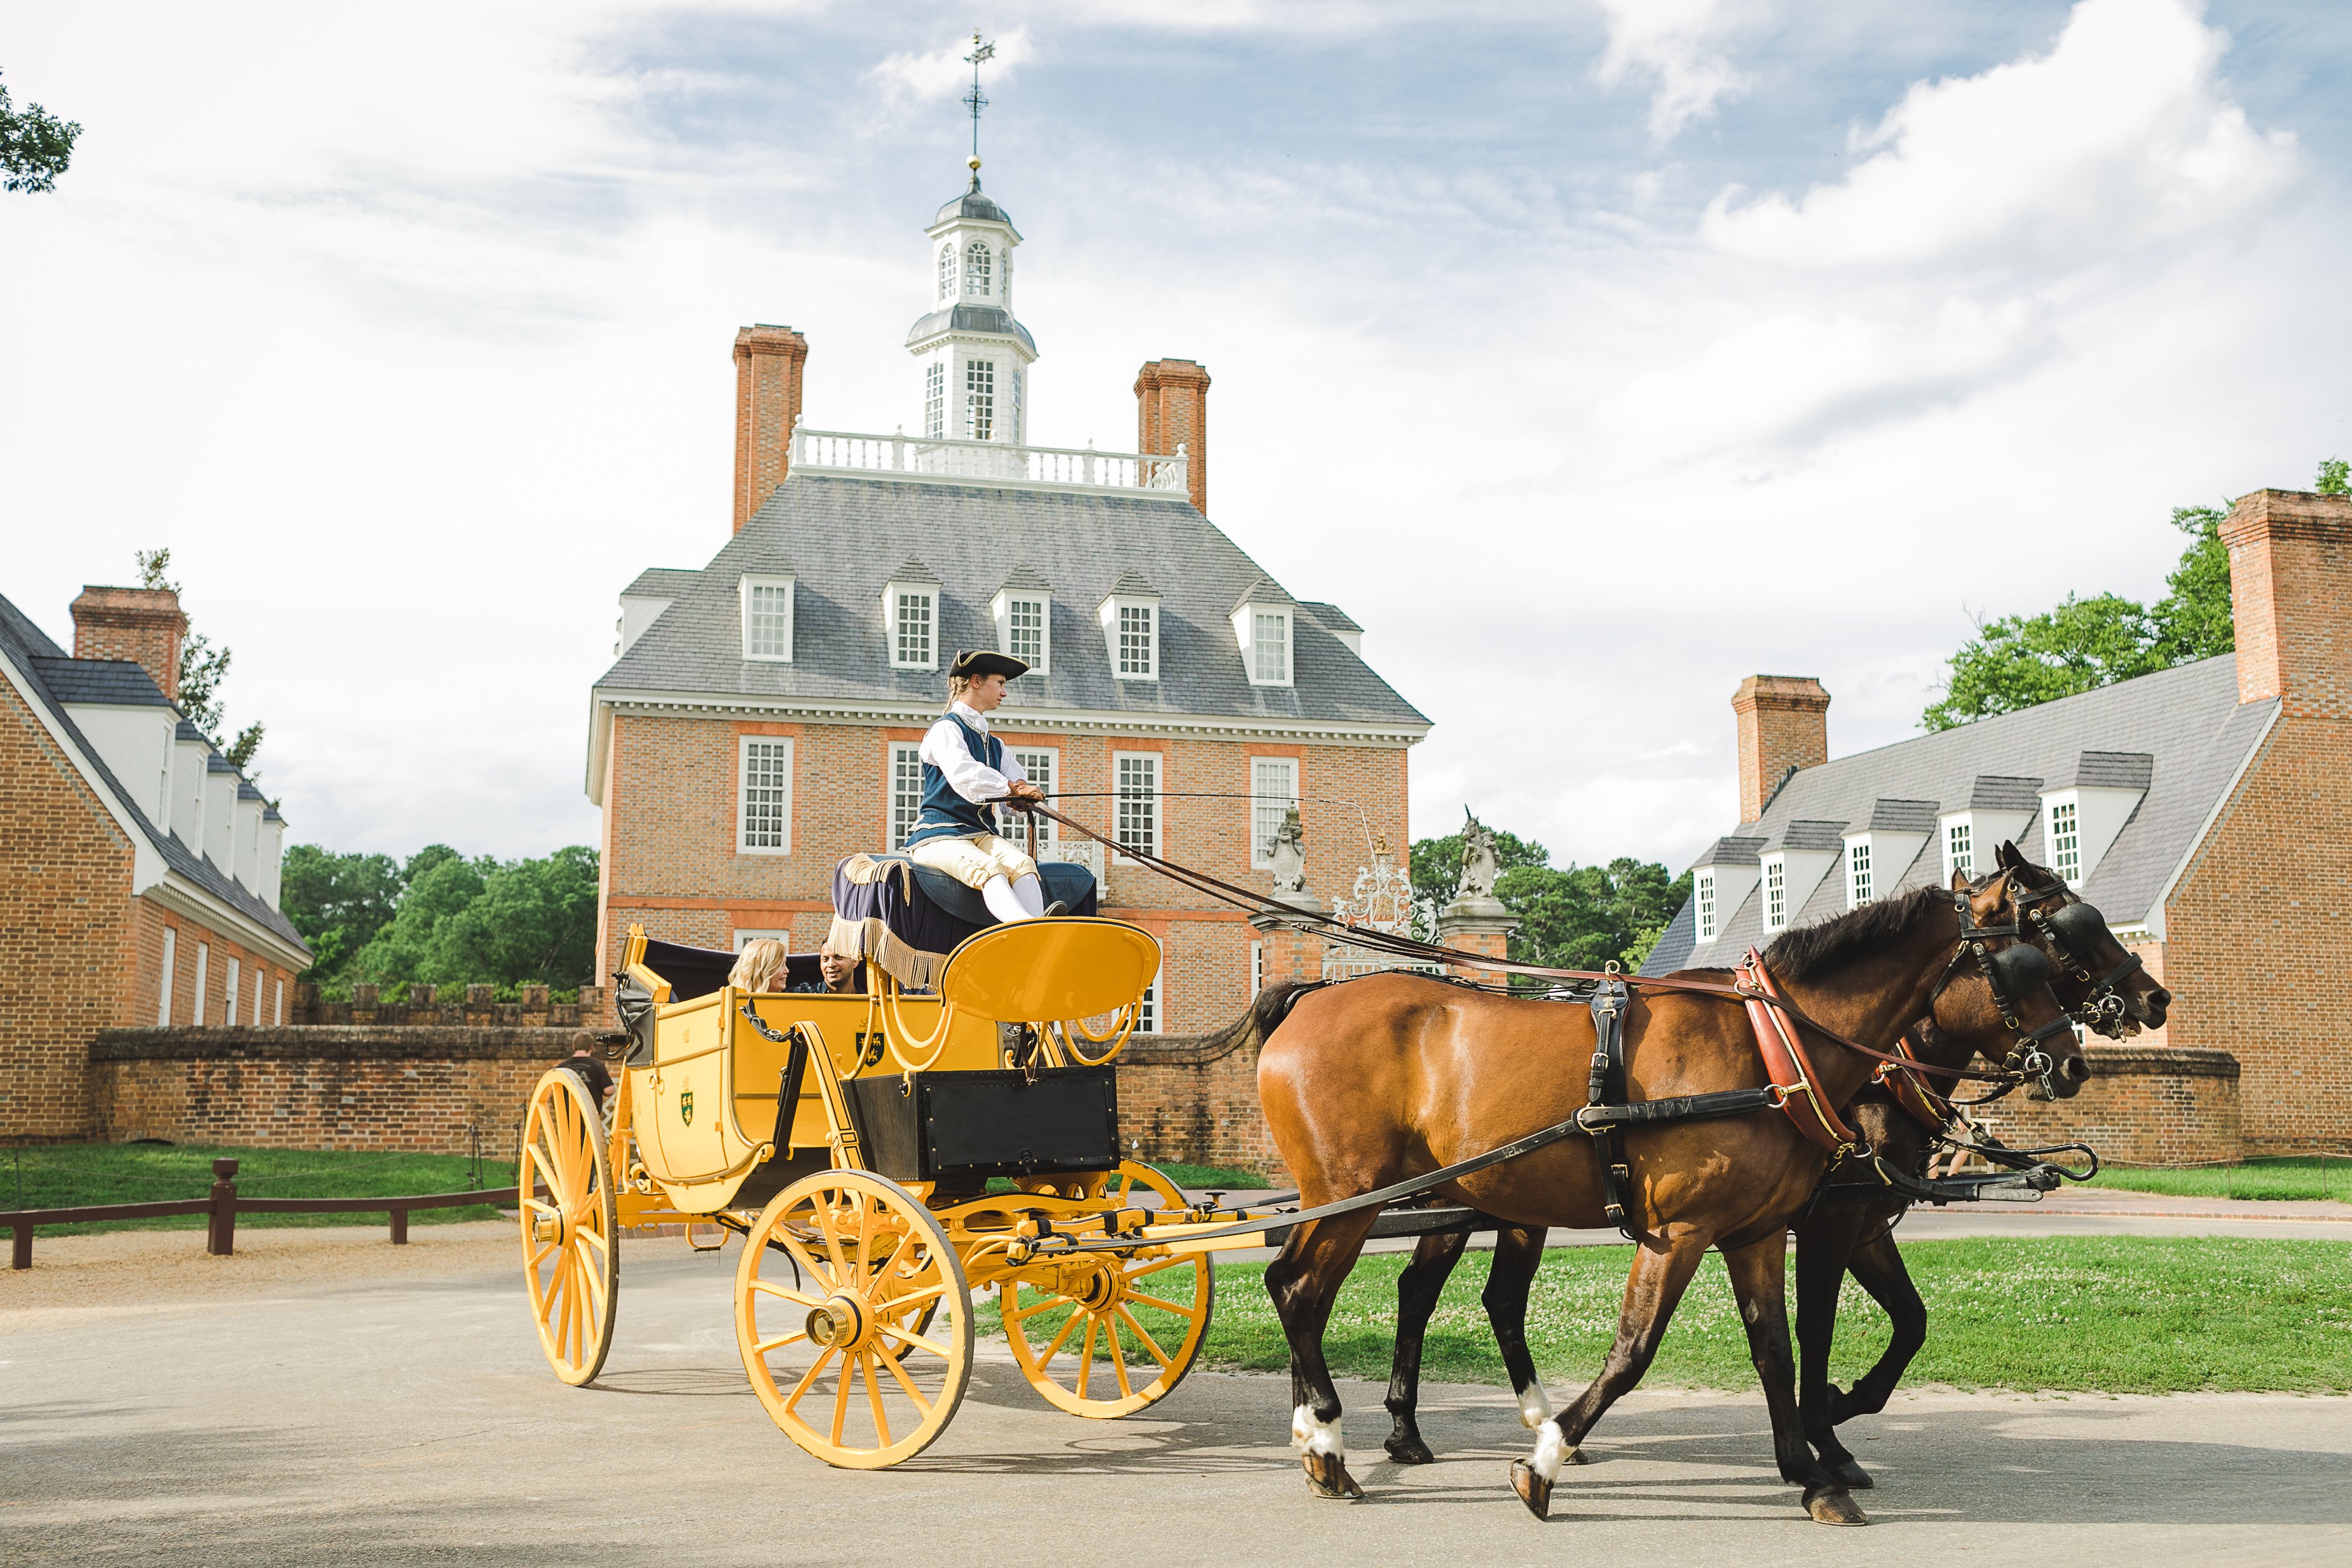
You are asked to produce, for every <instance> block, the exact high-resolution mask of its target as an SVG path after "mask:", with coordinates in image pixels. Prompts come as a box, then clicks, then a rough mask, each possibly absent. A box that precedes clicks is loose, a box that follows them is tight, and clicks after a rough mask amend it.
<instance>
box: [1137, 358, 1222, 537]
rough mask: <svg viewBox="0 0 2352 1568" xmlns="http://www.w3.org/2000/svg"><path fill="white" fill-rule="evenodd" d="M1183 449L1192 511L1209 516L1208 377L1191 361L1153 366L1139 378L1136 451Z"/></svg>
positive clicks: (1164, 452) (1167, 453)
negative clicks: (1193, 509)
mask: <svg viewBox="0 0 2352 1568" xmlns="http://www.w3.org/2000/svg"><path fill="white" fill-rule="evenodd" d="M1179 444H1181V445H1182V446H1183V448H1184V457H1185V467H1184V477H1185V479H1186V481H1187V482H1188V483H1189V485H1190V486H1191V488H1192V506H1193V507H1194V508H1195V509H1196V510H1197V511H1199V512H1200V514H1201V515H1202V517H1207V516H1208V515H1209V372H1208V371H1204V370H1202V368H1201V367H1200V366H1199V365H1197V364H1194V363H1193V362H1192V361H1190V360H1153V361H1150V363H1149V364H1147V365H1145V366H1144V367H1143V369H1142V370H1140V371H1138V372H1137V373H1136V377H1135V449H1136V450H1137V451H1138V452H1149V453H1153V454H1155V455H1160V456H1163V457H1165V456H1172V455H1174V454H1175V451H1176V448H1177V446H1178V445H1179Z"/></svg>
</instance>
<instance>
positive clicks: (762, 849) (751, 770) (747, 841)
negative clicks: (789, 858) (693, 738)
mask: <svg viewBox="0 0 2352 1568" xmlns="http://www.w3.org/2000/svg"><path fill="white" fill-rule="evenodd" d="M738 817H739V823H738V831H737V834H736V841H735V846H736V848H737V849H739V850H740V851H742V852H745V853H750V854H776V855H781V854H790V853H791V852H792V848H793V743H792V742H791V741H790V740H788V739H776V740H764V739H761V738H758V737H751V736H746V737H744V738H743V789H742V794H741V798H740V806H739V808H738Z"/></svg>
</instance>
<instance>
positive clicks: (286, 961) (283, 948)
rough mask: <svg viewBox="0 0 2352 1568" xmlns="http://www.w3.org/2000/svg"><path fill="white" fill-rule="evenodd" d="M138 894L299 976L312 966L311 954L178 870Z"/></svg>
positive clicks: (143, 888) (166, 874) (164, 874)
mask: <svg viewBox="0 0 2352 1568" xmlns="http://www.w3.org/2000/svg"><path fill="white" fill-rule="evenodd" d="M139 895H140V896H141V897H142V898H151V899H153V900H154V901H155V902H156V903H157V904H162V905H163V907H164V908H166V909H169V910H171V911H173V913H174V914H177V915H184V916H185V917H187V918H188V919H190V920H194V921H197V922H199V923H201V924H202V925H204V926H205V928H206V929H208V930H211V931H215V932H217V933H218V934H220V935H221V936H228V937H234V938H235V939H236V941H238V942H241V943H243V944H244V945H245V946H247V947H250V948H252V949H254V950H255V951H256V952H258V953H261V954H263V955H265V956H268V957H270V958H274V959H276V960H277V961H278V963H279V964H281V965H283V966H285V967H287V968H289V969H291V970H293V971H294V972H295V973H296V974H298V975H299V974H300V973H301V972H302V971H303V970H305V969H307V968H309V967H310V954H309V953H307V952H305V951H303V950H302V949H301V948H299V947H297V946H293V945H292V944H291V943H289V942H288V941H287V940H286V938H285V937H283V936H279V935H278V933H277V932H275V931H272V930H271V929H270V928H269V927H268V926H267V925H263V924H261V922H259V921H258V920H256V919H254V918H253V916H251V915H247V914H246V913H245V912H244V911H243V910H241V909H239V908H237V907H236V905H235V904H227V903H225V902H223V901H222V900H221V899H220V898H219V897H217V896H216V895H215V894H211V893H207V892H206V891H205V889H203V888H201V887H198V886H197V885H196V884H195V883H192V882H190V881H189V880H188V879H187V878H185V877H184V876H182V875H181V874H180V873H178V872H176V871H166V872H165V873H163V878H162V880H160V881H158V882H154V883H150V884H149V885H147V886H145V887H142V888H141V889H140V890H139Z"/></svg>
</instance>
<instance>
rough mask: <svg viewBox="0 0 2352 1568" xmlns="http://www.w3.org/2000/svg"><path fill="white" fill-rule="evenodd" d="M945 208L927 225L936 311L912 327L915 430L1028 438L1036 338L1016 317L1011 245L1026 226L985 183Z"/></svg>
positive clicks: (974, 179) (976, 176)
mask: <svg viewBox="0 0 2352 1568" xmlns="http://www.w3.org/2000/svg"><path fill="white" fill-rule="evenodd" d="M924 234H925V235H926V236H927V237H928V238H929V241H930V261H929V267H926V269H925V273H924V276H925V277H927V278H929V281H930V285H931V308H930V309H929V312H928V313H927V314H926V315H924V316H923V318H922V319H920V320H919V321H917V322H916V323H915V324H914V326H913V327H912V328H910V329H908V332H907V351H908V353H910V354H912V355H914V356H915V359H916V361H917V363H918V364H919V366H920V367H921V373H922V378H923V382H922V385H923V416H922V422H921V423H920V425H919V427H918V428H919V429H920V431H921V432H922V434H923V436H924V438H925V439H927V440H931V441H940V440H946V441H989V442H996V443H999V444H1003V445H1007V446H1023V445H1026V444H1028V438H1029V431H1028V423H1029V415H1028V404H1029V398H1028V392H1029V386H1028V382H1029V367H1030V366H1031V365H1032V364H1034V362H1035V361H1036V359H1037V343H1036V340H1034V339H1033V338H1031V337H1030V336H1029V329H1028V328H1026V327H1024V326H1023V325H1022V324H1021V323H1020V322H1019V321H1018V320H1016V319H1014V318H1013V247H1014V246H1018V245H1019V244H1020V243H1021V234H1020V231H1019V230H1017V229H1015V228H1014V227H1013V220H1012V219H1011V218H1009V217H1007V216H1006V215H1005V214H1004V209H1003V208H1002V207H1000V206H998V205H997V204H995V203H994V202H993V201H992V200H990V199H989V198H988V197H987V196H986V195H985V194H983V193H982V191H981V188H980V160H979V159H978V158H977V157H975V158H973V159H971V189H969V190H967V191H966V192H964V193H963V194H962V195H961V196H959V197H957V198H956V199H955V200H954V201H952V202H950V203H949V204H947V205H945V206H943V207H941V208H940V214H939V216H938V217H937V218H936V219H934V220H933V221H932V224H931V226H930V227H929V228H928V229H926V230H925V231H924Z"/></svg>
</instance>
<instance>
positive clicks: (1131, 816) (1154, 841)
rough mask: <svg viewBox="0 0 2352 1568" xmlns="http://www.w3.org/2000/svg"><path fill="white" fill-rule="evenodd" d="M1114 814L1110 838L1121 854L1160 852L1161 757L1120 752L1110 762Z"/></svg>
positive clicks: (1151, 853)
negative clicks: (1113, 792) (1116, 807)
mask: <svg viewBox="0 0 2352 1568" xmlns="http://www.w3.org/2000/svg"><path fill="white" fill-rule="evenodd" d="M1113 763H1114V768H1115V770H1116V771H1115V775H1114V779H1113V789H1114V790H1115V791H1116V796H1115V799H1116V802H1117V805H1118V811H1117V814H1116V815H1115V816H1114V818H1113V819H1112V821H1113V825H1114V826H1113V833H1112V836H1113V837H1114V838H1116V839H1117V840H1118V847H1119V848H1120V849H1122V850H1132V851H1135V852H1139V853H1142V854H1147V855H1156V854H1158V853H1159V852H1160V754H1159V753H1158V752H1156V751H1139V752H1120V753H1118V756H1117V757H1116V758H1114V759H1113Z"/></svg>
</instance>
